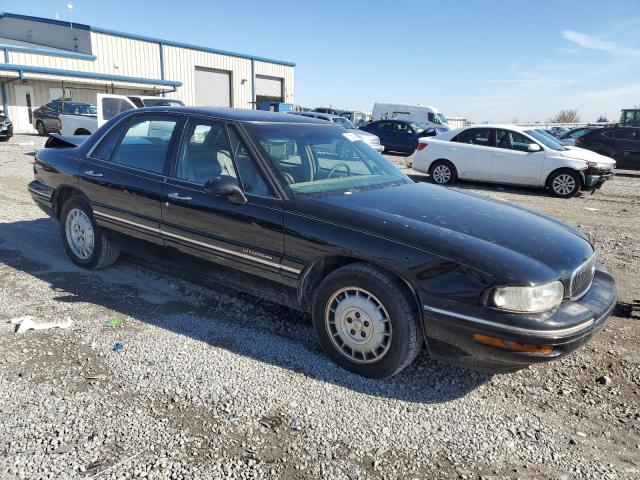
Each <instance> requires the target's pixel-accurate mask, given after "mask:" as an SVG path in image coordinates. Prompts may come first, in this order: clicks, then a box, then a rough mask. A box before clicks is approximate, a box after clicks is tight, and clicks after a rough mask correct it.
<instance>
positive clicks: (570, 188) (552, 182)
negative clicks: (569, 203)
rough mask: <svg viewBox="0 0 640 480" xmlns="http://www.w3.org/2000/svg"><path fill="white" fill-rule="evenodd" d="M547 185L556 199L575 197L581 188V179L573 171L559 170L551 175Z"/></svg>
mask: <svg viewBox="0 0 640 480" xmlns="http://www.w3.org/2000/svg"><path fill="white" fill-rule="evenodd" d="M547 185H548V187H549V188H550V189H551V191H552V192H553V194H554V195H555V196H556V197H561V198H570V197H575V196H576V195H578V193H579V192H580V189H581V188H582V177H580V175H579V174H578V173H577V172H574V171H573V170H560V171H559V172H554V173H552V174H551V176H550V177H549V180H548V181H547Z"/></svg>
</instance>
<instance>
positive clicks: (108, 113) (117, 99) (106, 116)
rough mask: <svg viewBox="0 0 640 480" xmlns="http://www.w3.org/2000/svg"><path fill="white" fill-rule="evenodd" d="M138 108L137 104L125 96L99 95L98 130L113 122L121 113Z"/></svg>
mask: <svg viewBox="0 0 640 480" xmlns="http://www.w3.org/2000/svg"><path fill="white" fill-rule="evenodd" d="M134 108H137V107H136V106H135V104H134V103H133V102H132V101H131V100H129V99H128V98H127V97H126V96H124V95H114V94H106V93H99V94H98V106H97V109H98V128H100V127H101V126H102V125H104V124H105V123H106V122H108V121H109V120H111V119H112V118H113V117H115V116H116V115H118V114H119V113H121V112H125V111H127V110H132V109H134Z"/></svg>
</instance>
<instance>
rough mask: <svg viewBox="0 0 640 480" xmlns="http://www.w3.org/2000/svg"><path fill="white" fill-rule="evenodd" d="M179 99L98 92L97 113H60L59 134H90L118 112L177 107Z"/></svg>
mask: <svg viewBox="0 0 640 480" xmlns="http://www.w3.org/2000/svg"><path fill="white" fill-rule="evenodd" d="M179 106H184V103H182V102H181V101H180V100H174V99H170V98H163V97H150V96H145V95H112V94H98V107H97V111H98V113H97V115H60V116H59V117H58V121H59V126H60V134H61V135H65V136H68V135H91V134H92V133H93V132H95V131H96V130H97V129H98V128H99V127H100V126H102V124H104V123H105V122H107V121H108V120H110V119H111V118H113V117H115V116H116V115H117V114H119V113H120V112H124V111H125V110H131V109H134V108H143V107H179Z"/></svg>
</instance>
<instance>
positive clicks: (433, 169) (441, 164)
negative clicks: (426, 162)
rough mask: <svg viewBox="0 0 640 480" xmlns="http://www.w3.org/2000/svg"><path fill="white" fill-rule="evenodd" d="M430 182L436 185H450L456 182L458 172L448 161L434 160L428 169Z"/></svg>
mask: <svg viewBox="0 0 640 480" xmlns="http://www.w3.org/2000/svg"><path fill="white" fill-rule="evenodd" d="M429 176H430V177H431V181H432V182H433V183H436V184H438V185H451V184H453V183H456V181H457V180H458V171H457V170H456V167H454V166H453V163H451V162H450V161H449V160H436V161H435V162H433V163H432V164H431V166H430V167H429Z"/></svg>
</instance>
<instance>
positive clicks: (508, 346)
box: [473, 333, 553, 353]
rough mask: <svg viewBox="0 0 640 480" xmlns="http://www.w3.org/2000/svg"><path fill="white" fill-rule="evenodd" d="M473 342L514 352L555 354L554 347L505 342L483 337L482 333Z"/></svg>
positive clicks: (476, 335) (475, 335)
mask: <svg viewBox="0 0 640 480" xmlns="http://www.w3.org/2000/svg"><path fill="white" fill-rule="evenodd" d="M473 340H474V341H476V342H478V343H482V344H483V345H490V346H492V347H498V348H503V349H505V350H511V351H514V352H527V353H551V352H553V346H552V345H528V344H526V343H519V342H513V341H511V340H503V339H501V338H497V337H490V336H488V335H482V334H480V333H474V334H473Z"/></svg>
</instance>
